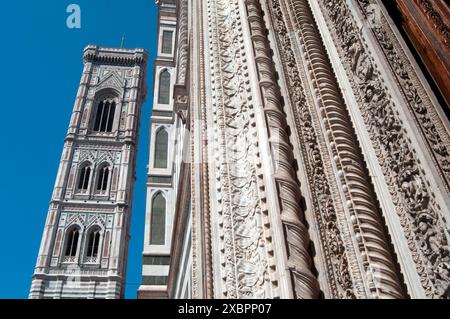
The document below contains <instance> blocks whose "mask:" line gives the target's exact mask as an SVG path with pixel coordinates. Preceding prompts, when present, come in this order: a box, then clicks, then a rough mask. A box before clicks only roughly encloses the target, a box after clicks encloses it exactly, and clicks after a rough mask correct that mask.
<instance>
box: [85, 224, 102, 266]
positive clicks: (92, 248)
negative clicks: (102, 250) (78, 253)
mask: <svg viewBox="0 0 450 319" xmlns="http://www.w3.org/2000/svg"><path fill="white" fill-rule="evenodd" d="M99 243H100V228H98V227H96V228H94V229H93V230H92V231H91V232H90V233H89V236H88V241H87V249H86V257H88V258H96V257H97V256H98V247H99Z"/></svg>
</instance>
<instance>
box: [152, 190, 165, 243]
mask: <svg viewBox="0 0 450 319" xmlns="http://www.w3.org/2000/svg"><path fill="white" fill-rule="evenodd" d="M151 215H152V216H151V226H150V245H164V244H165V237H166V199H165V198H164V196H163V194H162V193H158V194H157V195H156V196H155V197H154V198H153V202H152V211H151Z"/></svg>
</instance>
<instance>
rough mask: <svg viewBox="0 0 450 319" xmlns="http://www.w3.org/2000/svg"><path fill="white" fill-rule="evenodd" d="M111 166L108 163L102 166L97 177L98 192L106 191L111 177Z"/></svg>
mask: <svg viewBox="0 0 450 319" xmlns="http://www.w3.org/2000/svg"><path fill="white" fill-rule="evenodd" d="M110 175H111V174H110V168H109V165H108V164H105V165H102V166H100V168H99V170H98V178H97V192H99V193H106V191H107V190H108V183H109V177H110Z"/></svg>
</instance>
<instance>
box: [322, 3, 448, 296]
mask: <svg viewBox="0 0 450 319" xmlns="http://www.w3.org/2000/svg"><path fill="white" fill-rule="evenodd" d="M366 3H367V2H366ZM319 4H320V6H321V8H322V13H323V14H324V16H325V18H326V20H327V25H328V28H329V30H330V31H331V35H332V36H333V39H334V41H335V44H336V46H337V48H338V53H339V55H340V58H341V60H342V61H343V64H344V66H345V69H346V73H347V76H348V79H349V80H350V83H351V85H352V88H353V91H354V93H355V95H356V97H357V100H358V106H359V108H360V110H361V114H362V116H363V119H364V122H365V125H366V127H367V130H368V131H369V135H370V139H371V142H372V146H373V147H374V149H375V152H376V155H377V157H378V161H379V163H380V166H381V168H382V171H383V174H384V176H385V181H386V183H387V185H388V187H389V191H390V194H391V198H392V201H393V203H394V205H395V206H396V212H397V214H398V216H399V219H400V223H401V226H402V227H403V232H404V235H405V237H406V239H407V244H408V245H407V247H408V248H409V249H410V253H411V256H412V258H413V260H414V262H415V264H416V269H417V273H418V275H419V276H420V279H421V284H422V287H423V289H424V293H425V295H426V296H428V297H432V298H440V297H445V296H447V295H448V291H449V288H450V276H449V269H450V249H449V246H448V238H449V234H448V230H447V229H446V224H445V220H444V217H443V214H442V212H441V211H440V207H439V205H438V204H437V203H436V200H435V197H434V194H433V192H432V190H431V189H430V186H429V183H428V181H427V179H426V176H425V173H424V170H423V168H422V167H421V164H420V162H419V161H418V159H417V156H416V154H415V153H416V150H415V149H414V146H413V145H412V142H411V141H410V140H409V139H408V136H407V133H406V132H405V130H404V129H403V125H402V121H401V119H400V118H399V114H398V112H397V110H396V106H395V105H394V103H393V102H392V101H391V100H390V98H389V93H388V89H387V88H386V87H385V85H384V84H383V83H384V79H383V77H382V75H381V73H380V71H379V70H378V69H377V66H376V65H375V64H374V63H373V59H372V57H371V53H370V51H369V49H368V48H367V45H366V43H365V41H364V39H363V37H362V36H361V33H360V32H359V29H358V28H357V25H356V22H355V20H354V17H353V16H352V13H351V10H350V9H349V8H348V4H347V2H345V1H341V0H320V1H319ZM386 35H387V34H386ZM399 71H401V70H399ZM402 76H405V73H402ZM416 98H417V96H416ZM421 112H422V113H423V114H426V110H425V108H422V109H421ZM428 138H429V137H428Z"/></svg>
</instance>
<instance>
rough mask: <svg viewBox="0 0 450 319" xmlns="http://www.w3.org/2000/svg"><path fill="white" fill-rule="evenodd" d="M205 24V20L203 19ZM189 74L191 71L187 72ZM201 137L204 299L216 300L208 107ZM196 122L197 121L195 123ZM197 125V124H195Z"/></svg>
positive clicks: (202, 76) (202, 102) (202, 83)
mask: <svg viewBox="0 0 450 319" xmlns="http://www.w3.org/2000/svg"><path fill="white" fill-rule="evenodd" d="M199 5H200V6H201V11H202V12H203V10H204V7H203V4H199ZM201 21H202V23H203V18H202V19H201ZM204 38H205V35H204V30H203V29H201V30H200V34H199V40H200V61H199V63H200V68H201V71H200V105H206V96H205V94H206V92H205V90H206V85H205V72H206V70H205V48H204V46H205V42H204V41H205V39H204ZM187 72H189V70H187ZM201 118H202V124H201V132H202V133H201V136H202V155H201V156H202V162H201V163H200V166H201V180H202V189H201V192H202V193H201V198H202V221H201V223H202V226H203V230H204V232H203V253H204V257H203V260H204V264H203V269H204V273H203V276H204V277H203V286H204V289H203V291H204V293H203V294H204V298H209V299H212V298H214V278H213V265H212V243H211V215H210V210H211V205H210V197H209V175H210V172H209V156H208V127H207V109H206V107H202V108H201ZM194 122H195V121H194ZM194 124H195V123H194Z"/></svg>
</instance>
